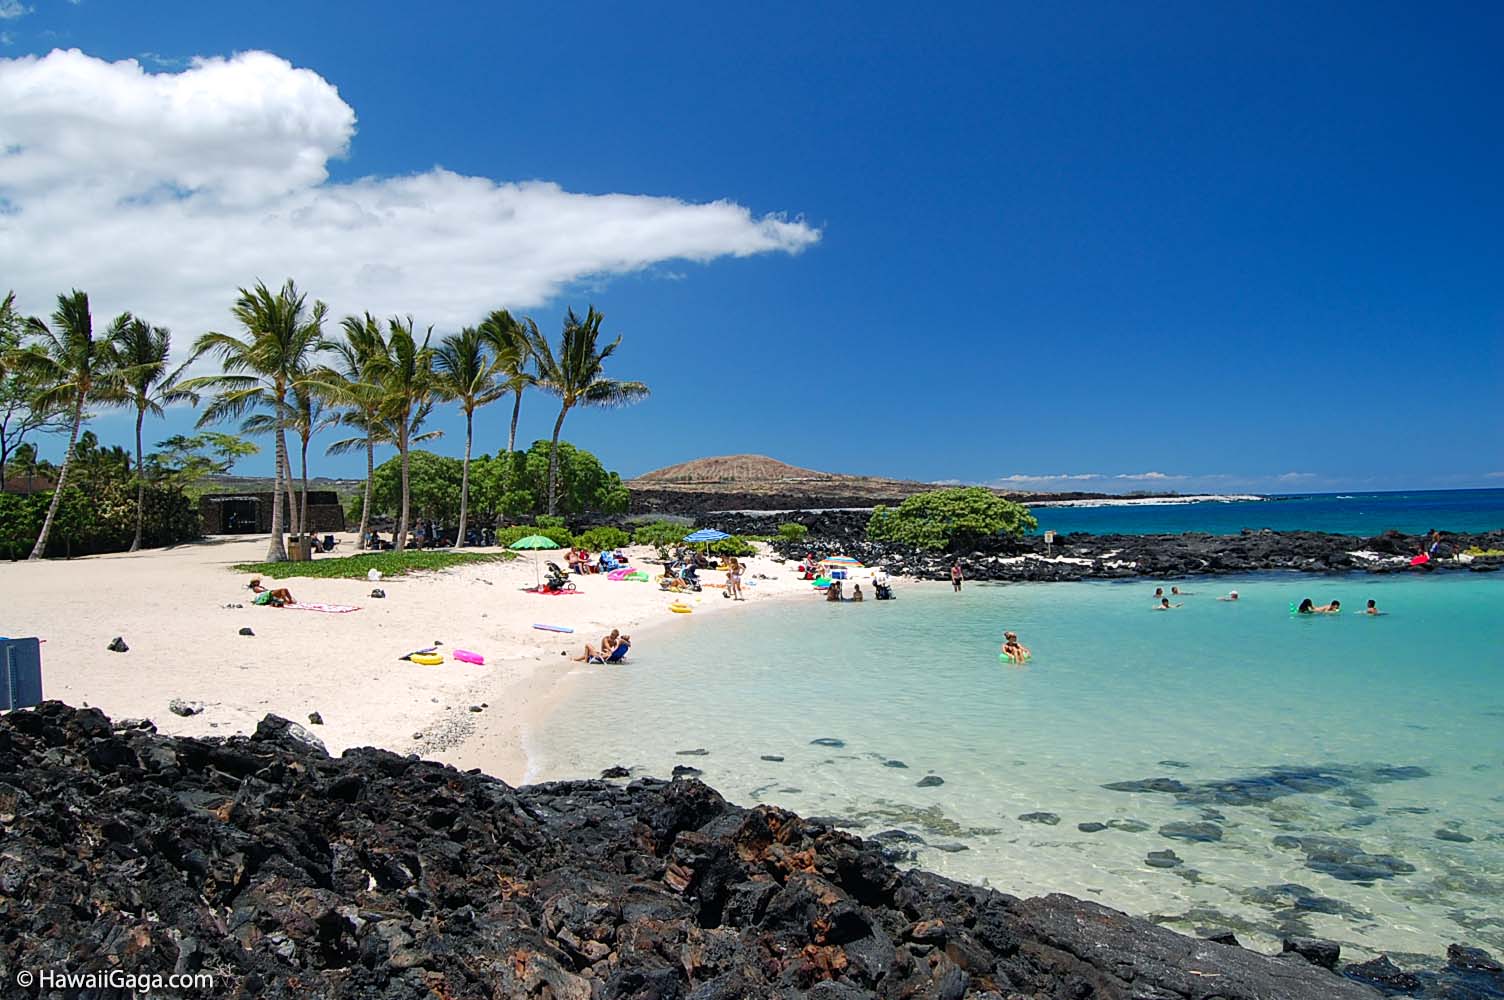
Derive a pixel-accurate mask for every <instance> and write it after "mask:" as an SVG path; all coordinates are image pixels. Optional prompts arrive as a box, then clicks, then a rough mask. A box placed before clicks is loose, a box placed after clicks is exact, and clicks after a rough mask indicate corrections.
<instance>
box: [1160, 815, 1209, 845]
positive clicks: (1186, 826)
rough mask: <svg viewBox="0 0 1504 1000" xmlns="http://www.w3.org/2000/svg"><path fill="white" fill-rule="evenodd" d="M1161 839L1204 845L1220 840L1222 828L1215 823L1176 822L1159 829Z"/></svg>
mask: <svg viewBox="0 0 1504 1000" xmlns="http://www.w3.org/2000/svg"><path fill="white" fill-rule="evenodd" d="M1159 835H1160V836H1161V837H1168V838H1169V839H1171V840H1185V841H1190V842H1193V843H1206V842H1209V841H1213V840H1221V839H1222V828H1221V827H1220V826H1218V825H1217V824H1215V823H1187V822H1184V821H1182V820H1177V821H1175V822H1173V823H1166V824H1165V825H1164V826H1161V827H1160V828H1159Z"/></svg>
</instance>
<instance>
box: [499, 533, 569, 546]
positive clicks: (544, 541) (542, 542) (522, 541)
mask: <svg viewBox="0 0 1504 1000" xmlns="http://www.w3.org/2000/svg"><path fill="white" fill-rule="evenodd" d="M507 547H508V548H512V549H562V548H563V547H564V546H562V545H560V544H559V543H558V542H556V541H554V540H553V539H552V538H547V537H545V536H543V535H528V536H527V537H526V538H519V539H517V540H516V541H515V542H513V543H512V544H511V545H509V546H507Z"/></svg>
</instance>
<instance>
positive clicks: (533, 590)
mask: <svg viewBox="0 0 1504 1000" xmlns="http://www.w3.org/2000/svg"><path fill="white" fill-rule="evenodd" d="M522 592H523V593H524V594H543V595H546V596H548V597H565V596H567V595H569V594H578V593H580V591H578V590H549V589H547V588H545V587H523V588H522Z"/></svg>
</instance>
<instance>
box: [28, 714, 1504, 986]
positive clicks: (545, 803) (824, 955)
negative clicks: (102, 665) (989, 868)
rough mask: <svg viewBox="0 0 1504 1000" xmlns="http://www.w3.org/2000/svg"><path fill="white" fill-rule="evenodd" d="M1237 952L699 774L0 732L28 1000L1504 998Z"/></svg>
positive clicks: (280, 727) (1293, 954)
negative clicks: (994, 878) (619, 775)
mask: <svg viewBox="0 0 1504 1000" xmlns="http://www.w3.org/2000/svg"><path fill="white" fill-rule="evenodd" d="M1223 941H1225V939H1222V940H1219V941H1211V940H1198V939H1194V938H1190V937H1185V936H1183V935H1180V934H1177V933H1175V932H1173V931H1170V930H1168V929H1165V928H1162V927H1159V926H1157V925H1155V924H1152V923H1149V922H1147V921H1145V920H1141V919H1137V918H1134V917H1130V916H1127V915H1124V914H1122V913H1119V912H1117V911H1114V910H1111V909H1108V908H1106V907H1103V906H1099V905H1097V904H1094V903H1089V902H1083V901H1081V900H1077V899H1072V898H1070V897H1068V896H1063V895H1050V896H1045V897H1040V898H1035V899H1019V898H1016V897H1013V896H1010V895H1007V894H1005V893H1001V892H997V891H994V890H991V889H985V888H979V887H975V886H969V885H964V884H961V883H957V882H953V881H950V880H948V879H944V878H941V877H939V876H936V875H932V874H929V873H926V872H922V871H917V870H916V871H899V870H897V869H895V868H894V867H892V866H891V865H889V864H887V863H886V862H885V861H884V860H883V856H882V852H881V848H880V846H879V845H878V844H877V843H874V842H864V841H862V840H860V839H858V838H856V837H854V836H852V835H850V834H847V833H844V832H842V831H840V830H837V829H834V828H832V827H831V826H828V825H825V824H823V823H821V822H819V821H815V820H806V819H801V818H800V817H798V816H796V815H794V814H792V813H789V812H786V811H783V810H780V809H776V808H772V807H766V806H763V807H758V808H755V809H743V808H740V807H737V806H733V805H731V804H728V803H727V802H726V801H724V800H723V799H722V798H721V797H720V796H719V795H718V794H716V792H715V791H713V790H712V789H710V788H708V787H707V786H705V785H703V784H701V783H700V782H698V781H694V780H675V781H658V780H652V779H644V780H639V781H635V782H632V783H631V784H630V785H626V786H622V785H619V784H612V783H609V782H605V781H578V782H563V783H554V784H546V785H538V786H533V787H526V788H512V787H509V786H508V785H506V784H504V783H503V782H501V781H498V780H496V779H494V778H490V777H487V776H485V775H482V774H479V773H477V772H473V771H472V772H460V771H456V770H455V769H453V768H451V767H448V766H445V765H441V764H437V763H433V762H426V761H420V760H418V759H416V758H413V757H402V756H398V755H396V754H392V753H389V752H386V751H381V750H373V749H360V750H352V751H349V752H347V753H345V754H344V755H343V756H342V757H340V758H338V759H334V758H330V757H328V756H327V755H326V754H325V753H324V752H323V751H322V749H321V748H320V747H319V746H318V745H317V743H316V741H313V740H311V739H310V738H309V737H308V735H307V734H306V732H304V731H303V730H302V729H301V727H298V726H296V725H294V724H291V723H288V722H287V721H286V720H282V719H278V718H276V717H275V716H268V717H267V718H266V719H264V720H263V721H262V723H261V725H260V726H259V727H258V728H257V730H256V733H255V734H254V735H253V736H251V737H232V738H229V739H190V738H167V737H162V736H159V735H157V734H156V733H155V731H154V728H153V727H152V725H151V723H149V722H144V721H140V720H128V721H124V722H121V723H118V724H112V723H111V721H110V720H109V719H108V718H106V717H105V716H104V715H103V714H102V713H100V712H99V711H97V710H94V709H74V708H70V707H68V706H66V705H64V704H62V703H60V702H47V703H44V704H43V705H41V706H39V707H37V708H36V709H33V710H28V711H19V712H13V713H10V714H9V715H6V716H5V717H3V718H0V981H3V982H5V983H6V986H7V988H8V989H9V988H11V987H13V986H14V985H15V977H16V974H17V973H18V972H19V971H21V970H38V969H66V970H68V971H71V972H83V971H89V970H104V969H111V968H114V969H120V970H123V971H126V972H132V973H142V974H169V973H177V974H184V973H194V972H207V973H212V974H214V975H215V977H216V986H215V988H214V990H213V991H212V993H211V994H210V995H214V996H227V997H269V998H292V997H298V998H304V997H339V998H377V997H381V998H408V997H411V998H419V997H423V998H431V997H438V998H461V997H488V998H502V997H506V998H511V997H540V998H542V997H547V998H554V1000H597V998H601V1000H606V998H629V997H630V998H641V1000H648V998H655V1000H681V998H682V1000H733V998H743V997H758V998H763V997H778V998H793V997H812V998H822V1000H856V998H865V997H880V998H899V997H905V998H909V997H913V998H946V1000H966V998H972V1000H984V998H985V1000H1004V998H1025V997H1027V998H1046V997H1047V998H1076V1000H1084V998H1098V997H1099V998H1121V1000H1129V998H1134V1000H1191V998H1197V1000H1210V998H1223V1000H1240V998H1246V1000H1253V998H1274V997H1278V998H1287V1000H1317V998H1331V1000H1345V998H1353V1000H1357V998H1373V997H1378V996H1380V995H1390V996H1414V997H1422V996H1424V997H1456V998H1461V997H1497V996H1504V972H1501V970H1500V968H1499V966H1498V964H1497V963H1495V962H1493V960H1492V959H1491V958H1490V957H1489V956H1488V955H1486V954H1484V953H1482V952H1480V951H1477V950H1476V949H1468V948H1461V947H1456V948H1453V949H1452V951H1451V952H1449V961H1448V964H1447V966H1446V967H1445V968H1444V969H1442V970H1440V971H1418V972H1409V971H1405V970H1402V969H1400V968H1398V967H1397V966H1395V965H1394V964H1393V963H1390V962H1389V961H1388V960H1387V959H1379V960H1375V961H1374V962H1368V963H1364V964H1363V965H1348V966H1346V967H1343V968H1342V969H1341V971H1340V972H1337V971H1332V969H1333V967H1335V966H1336V965H1337V961H1338V955H1337V951H1336V947H1335V945H1332V944H1331V943H1330V942H1319V941H1304V940H1299V941H1291V942H1287V949H1288V953H1287V954H1286V955H1283V956H1280V957H1272V956H1265V955H1261V954H1258V953H1255V952H1251V951H1247V950H1245V949H1242V948H1240V947H1237V946H1236V945H1235V944H1232V943H1223ZM1370 984H1371V985H1370ZM1380 990H1382V994H1381V992H1379V991H1380ZM6 995H7V996H9V995H18V994H16V993H7V994H6ZM19 995H32V996H37V995H40V996H45V997H48V998H51V997H54V996H56V997H62V996H77V995H85V994H82V993H64V992H61V991H52V992H47V993H41V994H37V993H25V992H22V993H20V994H19ZM87 995H89V996H97V997H109V996H112V995H115V994H113V993H112V992H111V991H109V990H97V991H93V992H91V993H89V994H87ZM122 995H123V994H122Z"/></svg>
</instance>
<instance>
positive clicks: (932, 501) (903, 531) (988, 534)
mask: <svg viewBox="0 0 1504 1000" xmlns="http://www.w3.org/2000/svg"><path fill="white" fill-rule="evenodd" d="M1036 527H1038V522H1037V521H1035V520H1034V515H1032V514H1030V513H1029V509H1028V508H1027V507H1024V506H1023V505H1022V504H1018V503H1014V502H1013V501H1012V500H1009V499H1007V498H1005V497H1000V496H998V495H997V494H996V493H993V492H992V491H991V490H989V489H985V488H984V487H981V486H964V487H959V488H957V489H947V490H931V491H930V492H928V493H917V494H915V495H914V496H911V497H909V498H908V499H907V500H905V501H904V502H903V503H901V504H899V505H898V506H897V507H878V508H877V509H876V510H874V511H873V512H872V519H871V520H870V521H868V522H867V537H868V538H869V539H871V540H872V541H874V542H896V543H898V544H900V545H912V546H915V547H916V548H921V549H933V550H944V549H962V548H968V547H974V546H976V545H977V544H979V543H981V542H983V541H985V540H986V539H989V538H994V537H996V536H998V535H1013V536H1015V537H1017V536H1020V535H1023V534H1024V533H1025V532H1028V531H1033V530H1034V529H1035V528H1036Z"/></svg>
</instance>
